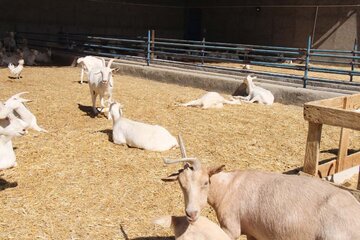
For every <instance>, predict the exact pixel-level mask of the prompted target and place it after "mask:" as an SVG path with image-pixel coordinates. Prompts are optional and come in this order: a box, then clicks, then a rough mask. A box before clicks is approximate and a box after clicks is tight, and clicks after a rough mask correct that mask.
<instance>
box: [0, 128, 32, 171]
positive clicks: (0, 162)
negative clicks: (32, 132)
mask: <svg viewBox="0 0 360 240" xmlns="http://www.w3.org/2000/svg"><path fill="white" fill-rule="evenodd" d="M0 128H1V127H0ZM2 130H3V131H2ZM2 130H0V170H4V169H8V168H12V167H15V166H16V156H15V152H14V149H13V145H12V141H11V139H12V138H14V137H19V136H23V135H25V134H26V130H25V129H23V128H18V129H17V130H16V128H15V129H13V126H12V125H11V124H10V125H9V127H8V128H7V129H2ZM1 132H3V133H4V132H6V135H4V134H1Z"/></svg>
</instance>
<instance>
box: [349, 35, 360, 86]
mask: <svg viewBox="0 0 360 240" xmlns="http://www.w3.org/2000/svg"><path fill="white" fill-rule="evenodd" d="M357 48H358V46H357V39H356V38H355V42H354V48H353V56H354V57H356V53H355V52H356V51H357ZM355 63H356V59H355V58H353V59H352V60H351V71H354V70H355V65H356V64H355ZM353 77H354V76H353V74H352V72H351V73H350V82H352V81H353Z"/></svg>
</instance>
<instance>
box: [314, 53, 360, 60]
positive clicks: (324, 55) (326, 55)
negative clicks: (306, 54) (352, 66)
mask: <svg viewBox="0 0 360 240" xmlns="http://www.w3.org/2000/svg"><path fill="white" fill-rule="evenodd" d="M310 55H311V56H313V57H330V58H345V59H360V57H354V56H344V55H329V54H318V53H311V54H310Z"/></svg>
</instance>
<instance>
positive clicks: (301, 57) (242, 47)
mask: <svg viewBox="0 0 360 240" xmlns="http://www.w3.org/2000/svg"><path fill="white" fill-rule="evenodd" d="M17 37H18V41H21V39H26V40H27V44H28V45H29V46H30V47H34V48H52V49H55V50H61V51H63V52H69V53H71V54H76V55H90V54H91V55H98V56H106V57H115V58H128V59H136V60H140V61H145V62H146V64H147V65H151V64H152V63H172V64H178V65H187V66H188V65H192V66H201V67H202V68H208V69H221V70H227V71H233V72H234V71H235V72H245V73H256V74H260V75H265V76H272V77H278V78H290V79H297V80H300V81H302V85H303V87H304V88H305V87H307V85H308V84H309V83H311V82H325V83H329V82H330V83H338V84H343V85H355V86H360V82H356V81H354V77H355V76H360V71H358V70H357V67H358V65H359V61H358V60H359V59H360V56H359V55H360V52H359V51H357V41H355V43H354V48H353V49H352V50H326V49H313V48H312V47H311V37H309V38H308V41H307V44H306V48H290V47H276V46H261V45H249V44H232V43H219V42H207V41H205V39H203V41H190V40H179V39H165V38H155V36H154V32H151V31H148V32H147V36H142V37H137V38H119V37H116V36H89V35H84V34H65V33H59V34H41V33H25V32H20V33H17ZM304 45H305V44H304ZM223 63H232V64H233V65H232V66H230V67H229V66H224V64H223ZM245 64H249V65H250V66H262V67H266V68H269V69H270V68H272V69H278V70H279V71H278V72H274V71H267V70H266V69H265V70H264V69H262V70H254V69H241V66H242V65H245ZM239 66H240V68H239ZM284 70H288V71H287V72H286V71H285V72H282V71H284ZM289 70H290V71H289ZM312 73H321V74H323V73H326V74H331V76H339V75H342V76H344V75H345V76H348V80H339V79H338V78H337V77H334V78H328V77H316V76H312ZM326 76H328V75H326ZM342 78H343V79H344V77H342Z"/></svg>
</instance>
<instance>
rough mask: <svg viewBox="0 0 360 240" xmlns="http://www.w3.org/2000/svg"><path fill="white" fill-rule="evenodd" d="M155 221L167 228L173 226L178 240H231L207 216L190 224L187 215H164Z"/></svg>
mask: <svg viewBox="0 0 360 240" xmlns="http://www.w3.org/2000/svg"><path fill="white" fill-rule="evenodd" d="M154 223H155V224H157V225H160V226H162V227H165V228H170V227H171V228H172V230H173V232H174V235H175V239H176V240H231V239H230V238H229V236H228V235H226V233H225V232H224V231H223V230H222V229H221V228H220V227H219V225H217V224H216V223H214V222H212V221H210V220H209V219H208V218H206V217H202V216H200V217H199V219H198V220H197V221H196V222H194V223H192V224H190V223H189V221H188V220H187V217H186V216H181V217H177V216H163V217H160V218H157V219H155V220H154Z"/></svg>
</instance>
